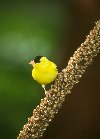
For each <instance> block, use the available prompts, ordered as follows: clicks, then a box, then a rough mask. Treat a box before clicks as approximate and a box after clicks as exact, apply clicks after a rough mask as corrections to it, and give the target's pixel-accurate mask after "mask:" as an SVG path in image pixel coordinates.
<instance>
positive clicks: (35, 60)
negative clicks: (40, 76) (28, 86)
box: [34, 56, 43, 63]
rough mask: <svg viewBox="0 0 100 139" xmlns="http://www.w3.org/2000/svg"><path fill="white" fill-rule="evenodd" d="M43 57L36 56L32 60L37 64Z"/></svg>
mask: <svg viewBox="0 0 100 139" xmlns="http://www.w3.org/2000/svg"><path fill="white" fill-rule="evenodd" d="M42 57H43V56H36V57H35V58H34V62H35V63H39V62H40V59H41V58H42Z"/></svg>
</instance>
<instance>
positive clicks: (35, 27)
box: [0, 2, 64, 139]
mask: <svg viewBox="0 0 100 139" xmlns="http://www.w3.org/2000/svg"><path fill="white" fill-rule="evenodd" d="M0 7H1V8H0V113H1V114H0V138H2V139H14V138H16V136H17V134H18V132H19V130H20V129H21V128H22V127H23V125H24V123H25V122H26V121H27V118H28V117H29V116H30V115H31V114H32V110H33V108H35V107H36V106H37V105H38V104H39V102H40V99H41V98H43V97H44V93H43V89H42V88H41V85H39V84H38V83H36V82H35V81H34V80H33V79H32V77H31V70H32V67H31V66H30V65H28V62H29V61H30V60H31V59H33V58H34V57H35V56H36V55H45V56H47V57H49V58H50V59H52V60H54V61H56V62H57V58H56V55H57V53H58V52H57V49H58V48H57V39H58V35H59V32H61V31H62V27H63V24H62V21H63V19H64V17H63V9H62V7H61V6H60V4H59V3H58V4H56V5H52V4H40V3H35V2H34V3H24V4H21V3H19V4H18V3H14V2H13V3H5V4H4V3H2V4H1V6H0Z"/></svg>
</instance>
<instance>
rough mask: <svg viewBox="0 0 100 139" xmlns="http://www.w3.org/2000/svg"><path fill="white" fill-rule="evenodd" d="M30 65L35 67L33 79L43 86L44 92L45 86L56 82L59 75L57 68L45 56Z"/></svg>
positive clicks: (39, 57)
mask: <svg viewBox="0 0 100 139" xmlns="http://www.w3.org/2000/svg"><path fill="white" fill-rule="evenodd" d="M29 64H31V65H32V66H33V70H32V77H33V78H34V80H36V81H37V82H38V83H40V84H41V85H42V87H43V88H44V90H45V85H46V84H49V83H51V82H52V81H54V80H55V78H56V77H57V75H58V70H57V66H56V65H55V64H54V63H53V62H51V61H49V60H48V59H47V58H46V57H44V56H36V57H35V58H34V60H32V61H30V63H29ZM45 91H46V90H45Z"/></svg>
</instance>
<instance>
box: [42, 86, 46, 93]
mask: <svg viewBox="0 0 100 139" xmlns="http://www.w3.org/2000/svg"><path fill="white" fill-rule="evenodd" d="M42 88H43V89H44V91H45V95H46V93H47V91H46V89H45V85H42Z"/></svg>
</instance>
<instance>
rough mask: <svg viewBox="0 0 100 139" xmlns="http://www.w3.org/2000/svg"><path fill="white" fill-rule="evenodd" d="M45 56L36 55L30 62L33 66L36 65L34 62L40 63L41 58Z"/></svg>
mask: <svg viewBox="0 0 100 139" xmlns="http://www.w3.org/2000/svg"><path fill="white" fill-rule="evenodd" d="M42 57H43V56H40V55H39V56H36V57H35V58H34V59H33V60H31V61H30V62H29V64H31V65H32V66H34V64H35V63H40V60H41V58H42Z"/></svg>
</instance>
